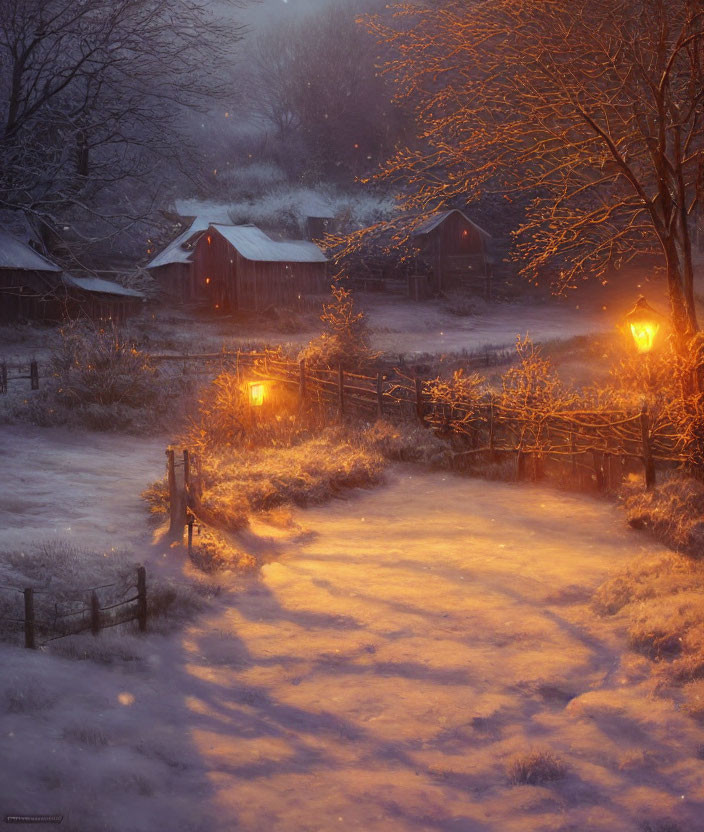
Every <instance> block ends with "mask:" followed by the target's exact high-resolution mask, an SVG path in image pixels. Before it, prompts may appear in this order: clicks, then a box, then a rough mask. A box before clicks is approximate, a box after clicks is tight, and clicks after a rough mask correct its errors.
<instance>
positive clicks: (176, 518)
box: [166, 448, 184, 534]
mask: <svg viewBox="0 0 704 832" xmlns="http://www.w3.org/2000/svg"><path fill="white" fill-rule="evenodd" d="M166 464H167V471H168V482H169V517H170V523H169V531H170V532H173V533H175V532H177V531H178V530H179V529H180V531H181V534H183V519H184V518H183V516H182V514H183V512H182V510H181V509H182V506H181V499H180V496H181V495H180V494H179V493H178V489H177V487H176V458H175V452H174V449H173V448H169V449H168V450H167V452H166Z"/></svg>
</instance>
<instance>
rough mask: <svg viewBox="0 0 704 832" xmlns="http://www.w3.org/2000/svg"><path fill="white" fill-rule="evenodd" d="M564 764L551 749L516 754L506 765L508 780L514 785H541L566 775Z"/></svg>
mask: <svg viewBox="0 0 704 832" xmlns="http://www.w3.org/2000/svg"><path fill="white" fill-rule="evenodd" d="M566 773H567V769H566V767H565V764H564V763H563V762H562V760H560V758H559V757H556V756H555V755H554V754H553V753H552V752H551V751H531V752H528V753H527V754H517V755H516V756H515V757H514V758H513V759H512V760H510V762H509V764H508V767H507V774H508V779H509V782H510V783H512V784H513V785H514V786H520V785H526V786H543V785H545V784H546V783H552V782H554V781H556V780H562V778H563V777H564V776H565V775H566Z"/></svg>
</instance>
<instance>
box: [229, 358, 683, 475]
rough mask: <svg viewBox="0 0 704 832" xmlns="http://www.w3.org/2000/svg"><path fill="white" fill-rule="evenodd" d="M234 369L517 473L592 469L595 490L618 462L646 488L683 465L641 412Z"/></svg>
mask: <svg viewBox="0 0 704 832" xmlns="http://www.w3.org/2000/svg"><path fill="white" fill-rule="evenodd" d="M238 366H239V367H240V370H242V369H244V368H245V367H246V368H247V369H248V370H249V372H250V373H251V374H252V375H253V376H255V377H257V378H261V379H263V380H267V381H269V382H273V383H280V384H286V385H290V386H295V387H296V388H297V389H298V391H299V397H300V399H301V405H303V404H305V403H306V402H311V401H317V402H318V403H321V404H324V405H327V406H328V407H330V408H331V410H333V411H336V412H337V413H338V415H339V416H340V417H344V416H346V415H349V414H351V413H353V412H357V413H359V414H360V415H363V416H365V417H369V416H373V415H376V416H377V417H382V416H384V415H390V416H394V417H402V418H413V419H416V420H417V421H418V422H419V423H420V424H422V425H425V426H426V427H430V428H432V429H433V430H435V431H436V432H437V433H438V434H440V435H445V436H448V437H449V436H451V435H455V436H459V437H462V439H463V440H464V442H465V443H466V445H467V446H468V447H467V448H466V450H464V451H463V452H461V453H459V454H458V455H457V456H459V457H461V456H470V455H472V454H477V453H488V454H489V455H490V456H491V458H492V459H496V458H498V457H499V456H501V455H502V454H514V455H515V456H516V468H517V472H518V473H519V474H520V473H521V472H523V471H524V468H525V464H526V460H527V459H533V460H534V464H535V466H537V467H538V468H540V467H541V466H542V465H543V463H544V461H545V460H547V459H553V460H555V461H558V462H568V463H570V465H571V469H572V470H573V471H575V472H578V471H579V470H591V471H592V472H593V473H594V475H595V478H596V481H597V484H599V485H600V484H602V480H603V481H604V482H606V481H607V480H608V481H610V480H611V477H610V475H608V474H609V472H610V471H611V469H612V468H613V467H614V465H615V462H616V461H620V462H621V463H625V462H626V461H635V462H637V463H638V464H641V465H642V466H643V472H644V479H645V483H646V485H647V487H648V488H651V487H652V486H653V485H654V484H655V469H656V463H658V462H661V463H677V462H680V463H681V462H684V461H685V459H686V457H685V455H684V454H683V453H682V451H681V449H680V447H679V444H678V436H677V435H676V433H675V431H674V429H673V428H672V426H671V425H668V424H667V423H666V422H664V421H662V420H660V421H657V420H656V421H653V419H652V417H651V414H650V413H649V412H648V410H647V408H645V407H644V408H643V409H642V410H639V411H636V412H633V411H631V412H628V411H625V410H608V411H602V410H593V411H590V410H584V409H577V408H575V409H567V410H559V409H554V406H551V405H550V403H544V404H543V405H542V406H541V404H540V403H539V402H536V403H534V404H531V403H526V402H525V401H515V402H512V401H511V399H510V398H509V399H508V401H507V400H506V399H505V398H504V399H503V400H502V399H500V398H499V397H497V396H496V395H494V394H484V395H481V396H477V397H473V398H468V399H463V398H462V397H461V396H456V397H448V396H447V395H442V394H441V393H440V392H439V387H438V385H437V384H436V383H435V382H434V381H432V380H428V379H421V378H418V377H410V376H406V375H404V374H403V373H402V372H400V371H398V370H395V371H394V372H389V373H377V374H376V375H364V374H361V373H353V372H350V371H347V370H345V369H344V368H343V367H338V368H337V369H336V370H335V369H329V368H310V369H309V368H308V367H307V366H306V364H305V362H303V361H301V362H298V363H296V362H293V361H288V360H286V359H285V358H283V357H282V356H281V355H280V354H278V353H273V352H272V353H268V354H267V355H266V358H265V359H264V360H262V358H261V357H260V355H259V354H246V353H242V354H241V355H240V356H239V358H238ZM588 458H589V459H591V463H590V464H588V463H587V462H586V460H587V459H588ZM607 469H608V470H607ZM607 475H608V476H607Z"/></svg>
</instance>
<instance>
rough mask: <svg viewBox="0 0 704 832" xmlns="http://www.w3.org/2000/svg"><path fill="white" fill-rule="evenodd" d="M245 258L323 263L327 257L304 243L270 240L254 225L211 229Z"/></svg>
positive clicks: (221, 226) (316, 248)
mask: <svg viewBox="0 0 704 832" xmlns="http://www.w3.org/2000/svg"><path fill="white" fill-rule="evenodd" d="M211 227H212V228H213V229H214V230H215V231H217V232H218V234H220V235H221V236H222V237H224V238H225V239H226V240H227V241H228V243H230V245H232V246H233V247H234V248H235V249H237V251H238V252H239V253H240V254H241V255H242V257H244V258H245V260H254V261H257V262H260V263H327V257H326V256H325V255H324V254H323V252H322V251H321V250H320V249H319V248H318V246H316V244H315V243H309V242H308V241H307V240H272V239H271V237H269V236H268V235H267V234H265V233H264V232H263V231H262V230H261V229H260V228H257V227H256V226H255V225H217V224H213V225H212V226H211Z"/></svg>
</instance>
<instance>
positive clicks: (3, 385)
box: [0, 361, 7, 393]
mask: <svg viewBox="0 0 704 832" xmlns="http://www.w3.org/2000/svg"><path fill="white" fill-rule="evenodd" d="M0 393H7V364H5V362H4V361H3V362H2V364H0Z"/></svg>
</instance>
